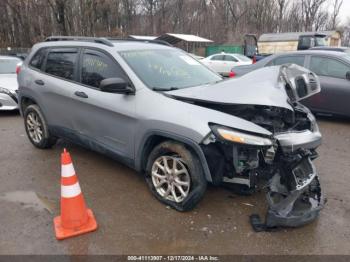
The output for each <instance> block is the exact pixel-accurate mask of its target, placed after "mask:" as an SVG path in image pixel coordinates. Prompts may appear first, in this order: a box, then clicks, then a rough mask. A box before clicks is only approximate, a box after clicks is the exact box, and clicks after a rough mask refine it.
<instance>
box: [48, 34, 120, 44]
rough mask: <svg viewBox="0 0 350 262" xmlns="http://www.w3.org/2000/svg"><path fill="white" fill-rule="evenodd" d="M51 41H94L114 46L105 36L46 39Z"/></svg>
mask: <svg viewBox="0 0 350 262" xmlns="http://www.w3.org/2000/svg"><path fill="white" fill-rule="evenodd" d="M51 41H83V42H94V43H99V44H104V45H107V46H114V45H113V43H111V42H110V41H108V39H106V38H103V37H85V36H50V37H48V38H46V39H45V42H51Z"/></svg>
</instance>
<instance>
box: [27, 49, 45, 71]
mask: <svg viewBox="0 0 350 262" xmlns="http://www.w3.org/2000/svg"><path fill="white" fill-rule="evenodd" d="M45 54H46V49H45V48H41V49H39V50H38V51H37V52H36V53H35V55H34V56H33V58H32V60H31V61H30V63H29V65H30V66H31V67H34V68H36V69H39V70H41V68H42V65H43V63H44V60H45Z"/></svg>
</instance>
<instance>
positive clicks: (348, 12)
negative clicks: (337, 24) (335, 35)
mask: <svg viewBox="0 0 350 262" xmlns="http://www.w3.org/2000/svg"><path fill="white" fill-rule="evenodd" d="M339 17H340V20H341V23H342V24H345V23H346V22H347V20H348V18H349V19H350V0H343V5H342V8H341V10H340V14H339Z"/></svg>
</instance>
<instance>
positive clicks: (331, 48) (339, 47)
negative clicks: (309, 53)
mask: <svg viewBox="0 0 350 262" xmlns="http://www.w3.org/2000/svg"><path fill="white" fill-rule="evenodd" d="M348 49H349V50H350V47H346V46H316V47H312V48H311V50H329V51H332V50H348Z"/></svg>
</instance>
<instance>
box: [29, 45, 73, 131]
mask: <svg viewBox="0 0 350 262" xmlns="http://www.w3.org/2000/svg"><path fill="white" fill-rule="evenodd" d="M45 52H47V54H46V59H45V61H44V62H43V65H42V66H41V70H42V71H41V72H38V70H33V80H32V81H33V82H32V85H34V86H33V87H34V88H33V90H35V91H36V92H37V95H36V96H37V99H38V102H39V105H40V107H41V109H42V111H43V113H44V116H45V118H46V120H47V122H48V125H49V127H50V129H52V131H53V132H60V133H62V132H69V131H71V130H72V125H73V122H72V119H71V118H70V117H69V115H70V112H71V111H72V110H74V100H72V90H74V89H75V88H77V87H79V84H78V83H77V82H76V78H77V63H78V56H79V49H78V48H71V47H69V48H65V47H64V48H48V49H47V50H45ZM32 62H33V64H30V67H32V68H35V66H36V65H35V63H34V62H35V61H34V59H33V61H32ZM36 69H38V65H37V68H36Z"/></svg>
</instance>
